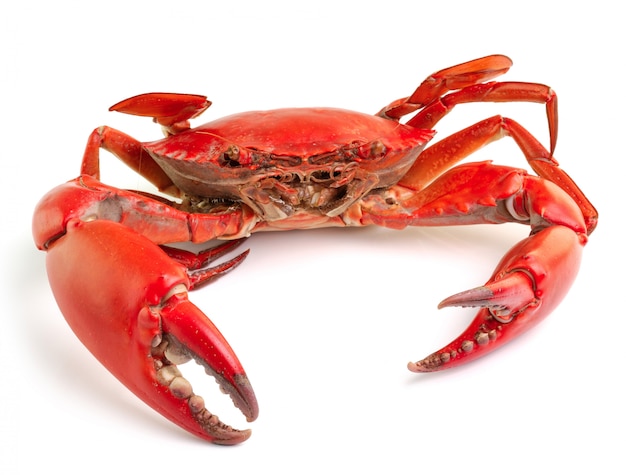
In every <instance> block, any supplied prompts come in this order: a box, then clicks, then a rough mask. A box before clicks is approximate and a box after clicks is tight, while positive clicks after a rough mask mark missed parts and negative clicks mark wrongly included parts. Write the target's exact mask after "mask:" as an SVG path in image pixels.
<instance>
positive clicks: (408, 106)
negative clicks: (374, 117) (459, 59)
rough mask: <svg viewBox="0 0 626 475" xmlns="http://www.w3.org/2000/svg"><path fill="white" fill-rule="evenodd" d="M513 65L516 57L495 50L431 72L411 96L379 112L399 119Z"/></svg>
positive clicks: (498, 74) (494, 76)
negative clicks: (513, 59) (447, 94)
mask: <svg viewBox="0 0 626 475" xmlns="http://www.w3.org/2000/svg"><path fill="white" fill-rule="evenodd" d="M511 66H513V61H511V59H510V58H508V57H506V56H504V55H501V54H494V55H491V56H485V57H483V58H478V59H473V60H471V61H467V62H465V63H461V64H457V65H455V66H451V67H449V68H445V69H442V70H441V71H437V72H436V73H433V74H431V75H430V76H428V77H427V78H426V79H425V80H424V81H423V82H422V83H421V84H420V85H419V86H418V87H417V89H415V91H414V92H413V94H411V95H410V96H409V97H406V98H404V99H398V100H397V101H394V102H392V103H391V104H389V105H388V106H386V107H385V108H383V109H382V110H381V111H380V112H379V113H378V115H379V116H381V117H385V118H388V119H399V118H401V117H403V116H405V115H407V114H410V113H412V112H415V111H416V110H418V109H421V108H423V107H424V106H426V105H427V104H430V103H431V102H433V101H434V100H436V99H438V98H439V97H440V96H441V95H443V94H446V93H447V92H450V91H454V90H458V89H463V88H466V87H469V86H473V85H476V84H480V83H482V82H484V81H488V80H490V79H493V78H496V77H498V76H501V75H502V74H504V73H506V72H507V71H508V70H509V69H510V68H511Z"/></svg>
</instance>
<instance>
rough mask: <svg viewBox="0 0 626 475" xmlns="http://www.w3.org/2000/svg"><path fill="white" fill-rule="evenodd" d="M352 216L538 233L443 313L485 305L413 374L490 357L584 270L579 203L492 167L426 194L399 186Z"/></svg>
mask: <svg viewBox="0 0 626 475" xmlns="http://www.w3.org/2000/svg"><path fill="white" fill-rule="evenodd" d="M351 212H352V213H354V214H352V215H349V214H347V215H346V216H347V217H349V218H351V219H353V220H357V219H358V220H359V222H360V224H363V225H366V224H370V223H372V224H378V225H382V226H387V227H391V228H402V227H404V226H442V225H444V226H445V225H460V224H480V223H494V224H497V223H505V222H517V223H521V224H528V225H530V227H531V235H530V236H529V237H528V238H526V239H525V240H523V241H522V242H520V243H518V244H517V245H515V246H514V247H513V248H512V249H511V250H510V251H509V252H508V253H507V254H506V256H505V257H504V258H503V259H502V261H501V262H500V264H499V265H498V267H497V268H496V270H495V272H494V274H493V275H492V277H491V278H490V279H489V281H488V282H487V283H486V284H485V285H484V286H481V287H478V288H476V289H472V290H469V291H466V292H461V293H460V294H457V295H454V296H452V297H449V298H447V299H445V300H444V301H443V302H441V304H440V307H447V306H452V305H456V306H464V307H467V306H478V307H484V308H483V309H481V310H480V311H479V312H478V314H477V316H476V317H475V319H474V320H473V322H472V323H471V324H470V326H469V328H468V329H467V330H466V331H465V332H463V334H462V335H461V336H460V337H459V338H457V339H455V340H454V341H453V342H452V343H451V344H449V345H446V346H445V347H444V348H442V349H441V350H439V351H438V352H436V353H434V354H432V355H431V356H429V357H428V358H425V359H424V360H422V361H419V362H417V363H410V364H409V369H410V370H412V371H416V372H429V371H436V370H440V369H444V368H451V367H454V366H456V365H460V364H464V363H465V362H468V361H471V360H473V359H475V358H477V357H479V356H482V355H484V354H487V353H489V352H491V351H493V350H494V349H496V348H498V347H500V346H501V345H502V344H504V343H506V342H507V341H510V340H511V339H512V338H514V337H515V336H517V335H519V334H520V333H522V332H524V331H527V330H528V329H530V328H532V327H533V326H534V325H536V324H537V323H538V322H539V321H541V320H542V319H543V318H544V317H546V316H547V315H548V314H549V313H550V312H551V311H552V310H553V309H554V308H555V307H556V305H558V303H559V302H560V301H561V300H562V299H563V297H564V296H565V294H566V293H567V291H568V290H569V288H570V286H571V285H572V283H573V281H574V278H575V276H576V273H577V271H578V267H579V263H580V259H581V254H582V252H581V251H582V248H583V246H584V245H585V243H586V242H587V226H586V224H585V219H584V217H583V214H582V212H581V210H580V208H579V207H578V206H577V204H576V202H575V201H574V200H572V199H571V198H570V196H569V195H568V194H567V193H566V192H565V191H564V190H563V189H561V188H560V187H558V186H557V185H555V184H554V183H552V182H550V181H548V180H545V179H543V178H541V177H535V176H529V175H527V174H526V172H525V171H524V170H519V169H514V168H509V167H501V166H496V165H492V164H490V163H488V162H484V163H469V164H464V165H459V166H457V167H455V168H453V169H451V170H449V171H448V172H447V173H445V174H444V175H442V176H441V177H440V178H438V179H437V180H435V181H434V182H433V183H432V184H430V185H429V186H428V187H426V188H425V189H424V190H422V191H421V192H417V193H416V192H413V191H411V190H407V189H406V188H403V187H402V186H396V187H393V188H392V189H390V190H388V191H381V192H380V193H379V194H378V195H371V196H369V197H366V198H365V199H364V200H363V201H362V203H361V206H360V208H359V209H352V210H351Z"/></svg>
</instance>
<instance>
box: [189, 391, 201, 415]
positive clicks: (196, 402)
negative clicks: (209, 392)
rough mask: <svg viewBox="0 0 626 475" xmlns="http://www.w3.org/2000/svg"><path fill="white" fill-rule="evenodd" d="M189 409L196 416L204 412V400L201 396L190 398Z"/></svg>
mask: <svg viewBox="0 0 626 475" xmlns="http://www.w3.org/2000/svg"><path fill="white" fill-rule="evenodd" d="M189 409H191V412H193V413H194V414H197V413H199V412H201V411H203V410H204V399H203V398H202V397H201V396H198V395H196V394H194V395H193V396H191V397H190V398H189Z"/></svg>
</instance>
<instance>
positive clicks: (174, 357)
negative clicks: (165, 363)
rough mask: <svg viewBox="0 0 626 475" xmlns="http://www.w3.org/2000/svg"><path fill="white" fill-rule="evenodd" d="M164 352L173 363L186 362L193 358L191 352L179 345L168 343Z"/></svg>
mask: <svg viewBox="0 0 626 475" xmlns="http://www.w3.org/2000/svg"><path fill="white" fill-rule="evenodd" d="M164 353H165V357H166V358H167V359H168V360H170V361H171V362H172V363H173V364H184V363H187V362H188V361H190V360H191V356H189V353H188V352H187V351H185V349H184V348H182V347H180V346H179V345H172V344H169V345H167V348H166V349H165V352H164Z"/></svg>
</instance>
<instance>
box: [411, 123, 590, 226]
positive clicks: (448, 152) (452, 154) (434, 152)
mask: <svg viewBox="0 0 626 475" xmlns="http://www.w3.org/2000/svg"><path fill="white" fill-rule="evenodd" d="M506 136H509V137H512V138H513V140H515V142H516V144H517V145H518V147H519V148H520V150H521V151H522V153H523V154H524V156H525V158H526V160H527V162H528V164H529V165H530V166H531V167H532V168H533V170H534V171H535V172H536V173H537V174H538V175H539V176H541V177H542V178H546V179H548V180H550V181H551V182H553V183H555V184H557V185H558V186H559V187H560V188H562V189H563V190H565V191H566V192H567V194H568V195H569V196H570V197H571V198H572V199H573V200H574V201H575V202H576V204H577V205H578V207H579V208H580V209H581V211H582V213H583V215H584V217H585V223H586V226H587V233H588V234H591V233H592V232H593V230H594V229H595V227H596V225H597V220H598V212H597V211H596V209H595V208H594V207H593V205H592V204H591V203H590V202H589V200H588V199H587V197H586V196H585V195H584V193H583V192H582V191H581V189H580V188H579V187H578V185H576V183H575V182H574V180H572V179H571V178H570V177H569V175H568V174H567V173H565V171H564V170H563V169H561V168H560V167H559V166H558V163H557V161H556V160H555V159H554V157H553V156H552V154H551V153H549V152H548V151H547V150H546V149H545V148H544V147H543V145H541V143H539V141H538V140H537V139H536V138H535V137H533V135H532V134H530V133H529V132H528V131H527V130H526V129H525V128H524V127H522V126H521V125H520V124H518V123H517V122H515V121H514V120H512V119H509V118H506V117H501V116H494V117H490V118H488V119H485V120H482V121H480V122H477V123H476V124H474V125H472V126H470V127H467V128H466V129H464V130H461V131H459V132H457V133H455V134H453V135H451V136H449V137H446V138H445V139H443V140H441V141H440V142H437V143H436V144H434V145H432V146H431V147H429V148H427V149H426V150H424V151H423V152H422V153H421V154H420V156H419V157H418V158H417V160H416V161H415V163H414V164H413V166H412V167H411V169H410V170H409V171H408V172H407V173H406V174H405V176H404V177H403V178H402V179H401V180H400V182H399V184H400V185H401V186H404V187H407V188H410V189H412V190H416V191H420V190H423V189H424V187H425V186H426V185H428V184H429V183H431V182H432V181H433V179H435V178H436V177H438V176H440V175H441V174H442V173H443V172H445V171H446V170H448V169H449V168H450V167H452V166H453V165H455V164H456V163H458V162H460V161H461V160H462V159H464V158H466V157H468V156H469V155H471V154H472V153H474V152H475V151H477V150H478V149H480V148H482V147H483V146H485V145H487V144H489V143H490V142H493V141H495V140H499V139H501V138H503V137H506Z"/></svg>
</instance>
